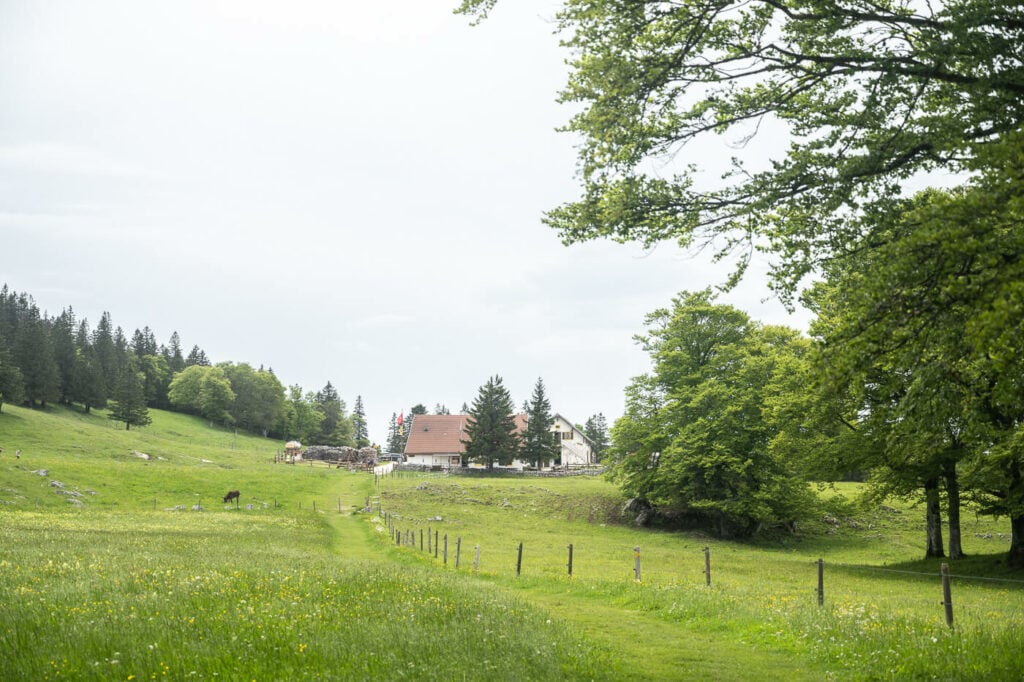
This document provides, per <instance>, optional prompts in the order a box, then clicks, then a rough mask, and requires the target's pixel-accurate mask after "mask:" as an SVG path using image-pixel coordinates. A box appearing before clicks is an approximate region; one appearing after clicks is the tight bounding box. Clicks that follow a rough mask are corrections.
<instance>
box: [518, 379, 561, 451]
mask: <svg viewBox="0 0 1024 682" xmlns="http://www.w3.org/2000/svg"><path fill="white" fill-rule="evenodd" d="M526 408H527V409H526V419H527V422H526V434H525V435H524V436H523V448H522V457H523V459H525V460H526V461H527V462H529V463H530V464H531V465H532V466H535V467H537V468H540V467H542V466H544V464H545V463H546V462H550V461H553V460H554V459H555V458H556V457H558V453H559V444H558V443H556V442H555V434H553V433H552V432H551V425H552V424H553V423H554V421H555V420H554V417H552V415H551V403H550V402H549V401H548V398H547V396H546V395H545V394H544V380H543V379H540V378H538V379H537V384H536V385H535V386H534V387H533V395H532V396H531V398H530V400H529V401H528V402H527V404H526Z"/></svg>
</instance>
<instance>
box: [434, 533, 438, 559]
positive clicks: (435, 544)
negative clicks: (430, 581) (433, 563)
mask: <svg viewBox="0 0 1024 682" xmlns="http://www.w3.org/2000/svg"><path fill="white" fill-rule="evenodd" d="M434 558H435V559H436V558H437V531H436V530H435V531H434Z"/></svg>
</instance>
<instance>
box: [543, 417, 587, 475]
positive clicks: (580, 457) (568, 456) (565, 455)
mask: <svg viewBox="0 0 1024 682" xmlns="http://www.w3.org/2000/svg"><path fill="white" fill-rule="evenodd" d="M551 432H552V433H554V434H556V435H555V437H556V438H558V442H559V444H560V445H561V446H562V466H563V467H564V468H567V469H571V468H573V467H585V466H590V465H592V464H595V463H596V458H595V457H594V444H593V443H591V442H590V439H589V438H587V437H586V436H584V435H583V432H582V431H580V430H579V429H577V428H576V427H575V426H573V425H572V422H570V421H569V420H568V419H566V418H565V417H563V416H562V415H560V414H556V415H555V418H554V423H553V424H552V425H551Z"/></svg>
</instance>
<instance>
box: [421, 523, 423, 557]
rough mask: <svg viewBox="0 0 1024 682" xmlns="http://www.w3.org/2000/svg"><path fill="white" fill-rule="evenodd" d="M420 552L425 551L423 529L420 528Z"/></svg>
mask: <svg viewBox="0 0 1024 682" xmlns="http://www.w3.org/2000/svg"><path fill="white" fill-rule="evenodd" d="M420 551H421V552H422V551H423V529H422V528H420Z"/></svg>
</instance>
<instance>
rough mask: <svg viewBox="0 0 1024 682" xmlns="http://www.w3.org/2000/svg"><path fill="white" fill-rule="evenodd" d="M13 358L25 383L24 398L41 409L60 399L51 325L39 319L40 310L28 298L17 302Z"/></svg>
mask: <svg viewBox="0 0 1024 682" xmlns="http://www.w3.org/2000/svg"><path fill="white" fill-rule="evenodd" d="M19 318H20V319H19V320H18V332H17V335H16V337H15V339H16V345H15V358H16V362H17V364H18V367H19V368H20V369H21V374H22V379H23V380H24V388H25V399H26V400H28V402H29V404H30V405H35V404H36V403H39V405H41V406H42V407H46V404H47V403H48V402H51V401H56V400H59V399H60V376H59V375H58V372H57V362H56V360H54V358H53V341H52V339H51V338H50V326H49V324H48V323H47V322H46V320H43V319H42V318H41V317H40V316H39V308H37V307H36V305H35V303H34V302H32V299H31V298H29V297H22V299H20V300H19Z"/></svg>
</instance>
